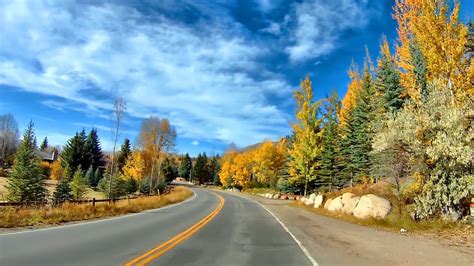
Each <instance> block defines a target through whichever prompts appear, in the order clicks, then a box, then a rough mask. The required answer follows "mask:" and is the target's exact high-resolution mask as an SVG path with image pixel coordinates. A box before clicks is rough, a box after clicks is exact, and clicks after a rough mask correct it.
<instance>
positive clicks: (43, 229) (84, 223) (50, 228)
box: [0, 190, 197, 237]
mask: <svg viewBox="0 0 474 266" xmlns="http://www.w3.org/2000/svg"><path fill="white" fill-rule="evenodd" d="M191 191H192V192H193V196H192V197H191V198H187V199H186V200H184V201H181V202H178V203H175V204H171V205H168V206H164V207H160V208H156V209H151V210H146V211H142V212H137V213H131V214H125V215H120V216H113V217H108V218H102V219H101V218H99V219H98V220H94V221H88V222H87V221H74V222H77V223H74V224H65V225H57V226H54V225H53V226H52V227H48V228H40V229H32V230H28V229H26V230H24V231H19V232H12V233H4V234H2V233H0V237H2V236H8V235H17V234H24V233H35V232H41V231H49V230H56V229H63V228H66V227H73V226H79V225H87V224H93V223H101V222H107V221H110V220H117V219H123V218H128V217H132V216H135V215H140V214H144V213H148V212H153V211H160V210H164V209H168V208H172V207H176V206H178V205H181V204H183V203H186V202H188V201H193V200H195V199H196V198H197V194H196V192H194V191H193V190H191Z"/></svg>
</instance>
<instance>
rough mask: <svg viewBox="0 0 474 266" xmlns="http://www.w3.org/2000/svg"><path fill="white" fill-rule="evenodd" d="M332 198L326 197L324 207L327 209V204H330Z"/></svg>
mask: <svg viewBox="0 0 474 266" xmlns="http://www.w3.org/2000/svg"><path fill="white" fill-rule="evenodd" d="M331 201H332V199H327V200H326V203H324V209H326V210H327V209H328V207H329V205H330V204H331Z"/></svg>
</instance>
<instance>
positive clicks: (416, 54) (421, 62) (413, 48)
mask: <svg viewBox="0 0 474 266" xmlns="http://www.w3.org/2000/svg"><path fill="white" fill-rule="evenodd" d="M410 54H411V61H412V65H413V66H414V68H413V70H412V71H413V73H414V74H415V82H416V86H417V87H419V90H420V92H421V97H422V98H423V99H424V98H426V96H427V95H428V93H429V92H428V81H427V78H426V73H427V72H428V67H427V65H426V59H425V57H424V55H423V53H422V52H421V49H420V46H419V45H418V44H417V43H416V42H415V41H413V42H412V43H411V44H410Z"/></svg>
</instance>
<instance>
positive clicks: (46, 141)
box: [40, 137, 48, 151]
mask: <svg viewBox="0 0 474 266" xmlns="http://www.w3.org/2000/svg"><path fill="white" fill-rule="evenodd" d="M47 148H48V137H44V139H43V142H41V145H40V150H41V151H45V150H46V149H47Z"/></svg>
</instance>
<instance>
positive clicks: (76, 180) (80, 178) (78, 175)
mask: <svg viewBox="0 0 474 266" xmlns="http://www.w3.org/2000/svg"><path fill="white" fill-rule="evenodd" d="M71 190H72V196H73V197H74V199H76V200H80V199H82V197H83V196H84V194H85V193H86V190H87V182H86V179H85V177H84V174H83V172H82V170H81V169H77V170H76V172H75V173H74V177H73V178H72V181H71Z"/></svg>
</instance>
